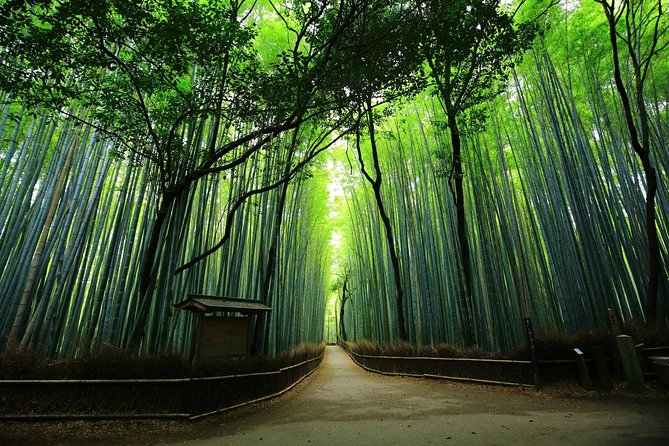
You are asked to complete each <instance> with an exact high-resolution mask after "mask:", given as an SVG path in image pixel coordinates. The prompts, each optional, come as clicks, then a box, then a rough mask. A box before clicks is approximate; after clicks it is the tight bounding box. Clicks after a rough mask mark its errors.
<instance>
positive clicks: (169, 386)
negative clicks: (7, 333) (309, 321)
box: [0, 353, 323, 420]
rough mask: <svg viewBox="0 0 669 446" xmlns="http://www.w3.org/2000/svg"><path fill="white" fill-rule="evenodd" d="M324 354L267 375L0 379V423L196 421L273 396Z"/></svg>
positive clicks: (296, 380)
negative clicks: (129, 419)
mask: <svg viewBox="0 0 669 446" xmlns="http://www.w3.org/2000/svg"><path fill="white" fill-rule="evenodd" d="M322 360H323V353H321V354H320V355H319V356H317V357H315V358H311V359H307V360H305V361H302V362H299V363H296V364H293V365H290V366H287V367H283V368H280V369H278V370H273V371H268V372H256V373H246V374H236V375H225V376H206V377H193V378H171V379H84V380H77V379H75V380H72V379H70V380H16V379H13V380H0V420H34V419H110V418H183V419H195V418H200V417H203V416H207V415H212V414H215V413H219V412H223V411H226V410H230V409H234V408H237V407H241V406H244V405H247V404H251V403H254V402H258V401H262V400H265V399H269V398H273V397H275V396H278V395H280V394H282V393H284V392H286V391H288V390H290V389H291V388H293V387H294V386H296V385H297V384H298V383H299V382H301V381H302V380H303V379H305V378H306V377H307V376H309V375H310V374H312V373H313V372H314V371H316V370H317V369H318V368H319V367H320V365H321V363H322Z"/></svg>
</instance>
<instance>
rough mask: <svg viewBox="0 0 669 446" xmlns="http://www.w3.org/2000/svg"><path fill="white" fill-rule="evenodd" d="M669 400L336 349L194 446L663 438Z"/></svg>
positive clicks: (668, 439)
mask: <svg viewBox="0 0 669 446" xmlns="http://www.w3.org/2000/svg"><path fill="white" fill-rule="evenodd" d="M667 409H669V407H668V406H667V401H666V400H664V401H658V400H652V401H645V400H631V401H630V400H628V399H625V400H622V401H620V400H618V401H616V400H610V399H607V400H601V399H600V400H598V401H591V400H561V399H554V398H547V397H546V396H545V395H544V396H541V395H540V396H537V395H536V394H533V393H531V392H522V391H519V390H518V389H504V390H503V389H498V388H485V389H481V388H477V387H474V386H462V385H458V384H451V383H446V382H439V381H426V380H411V379H398V378H389V377H384V376H378V375H374V374H371V373H368V372H365V371H364V370H361V369H360V368H358V367H357V366H355V364H353V362H352V361H351V360H350V359H349V357H348V356H347V355H346V354H345V353H344V352H343V351H342V350H341V349H339V348H336V347H328V351H327V356H326V359H325V363H324V364H323V367H322V368H321V370H319V371H318V372H317V375H316V376H315V377H314V378H313V379H312V380H311V381H310V382H309V384H308V385H307V386H304V387H302V388H300V389H299V390H298V391H297V392H296V393H294V394H292V395H290V396H289V397H288V398H285V399H284V400H283V401H279V402H277V403H276V404H273V405H271V406H270V407H267V408H264V409H260V410H256V411H254V412H251V411H247V412H246V413H244V414H237V415H235V414H230V415H234V416H231V417H223V418H222V419H221V420H220V421H221V423H220V429H221V430H220V433H218V434H217V435H216V436H214V437H211V438H208V439H199V440H195V441H186V442H181V443H178V444H187V445H190V444H193V445H195V444H197V445H258V444H268V445H270V444H271V445H350V446H353V445H383V446H389V445H429V444H434V445H441V444H443V445H500V444H514V445H525V444H527V445H530V444H531V445H536V444H541V445H551V444H556V445H557V444H560V445H565V444H567V445H576V444H583V445H586V444H587V445H597V444H606V445H642V444H643V445H654V444H657V445H667V444H669V427H668V426H667V420H668V417H667V413H666V410H667Z"/></svg>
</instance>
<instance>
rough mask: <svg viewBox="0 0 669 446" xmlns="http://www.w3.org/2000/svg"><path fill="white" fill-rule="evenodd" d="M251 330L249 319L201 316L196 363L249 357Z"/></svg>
mask: <svg viewBox="0 0 669 446" xmlns="http://www.w3.org/2000/svg"><path fill="white" fill-rule="evenodd" d="M250 330H251V324H250V319H249V318H248V317H212V316H210V317H207V316H200V320H199V322H198V332H197V337H196V345H195V361H196V362H207V361H211V360H216V359H225V358H233V357H238V356H245V355H248V354H249V351H250V346H251V344H250Z"/></svg>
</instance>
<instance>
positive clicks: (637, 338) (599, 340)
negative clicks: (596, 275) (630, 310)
mask: <svg viewBox="0 0 669 446" xmlns="http://www.w3.org/2000/svg"><path fill="white" fill-rule="evenodd" d="M625 333H626V334H629V335H631V336H632V338H633V340H634V342H635V344H637V345H639V344H642V346H643V347H661V346H669V332H667V331H652V332H643V331H640V330H636V329H634V328H633V327H625ZM614 342H615V339H614V338H613V337H612V336H611V335H610V334H609V333H608V332H604V331H597V330H592V331H581V332H578V333H576V334H574V335H570V336H568V335H555V334H553V335H549V334H537V335H536V336H535V339H534V343H535V352H536V355H537V359H540V360H551V359H573V358H574V355H575V353H574V349H575V348H578V349H580V350H581V351H582V352H583V353H584V354H586V355H588V356H590V355H592V354H593V351H594V348H595V347H597V346H602V347H604V349H605V350H608V351H610V350H611V349H612V347H613V345H614ZM346 345H347V346H348V348H349V349H350V350H352V351H353V352H355V353H357V354H360V355H370V356H398V357H431V358H474V359H518V360H521V359H522V360H525V359H529V356H530V353H529V349H528V347H527V345H526V344H524V345H519V346H517V347H516V348H514V349H513V350H512V351H510V352H509V353H506V354H504V353H501V352H487V351H484V350H481V349H480V348H476V347H475V348H469V349H467V350H459V349H457V348H456V347H454V346H452V345H449V344H438V345H424V346H420V347H418V346H415V345H413V344H410V343H408V342H395V343H393V344H388V345H380V344H378V343H375V342H371V341H367V340H363V341H358V342H347V343H346Z"/></svg>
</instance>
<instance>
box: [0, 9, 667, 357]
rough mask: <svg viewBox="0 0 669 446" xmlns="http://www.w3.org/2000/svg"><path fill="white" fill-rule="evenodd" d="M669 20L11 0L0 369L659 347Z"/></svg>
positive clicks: (0, 213)
mask: <svg viewBox="0 0 669 446" xmlns="http://www.w3.org/2000/svg"><path fill="white" fill-rule="evenodd" d="M667 6H669V5H667V4H666V1H664V0H519V1H518V0H416V1H413V0H410V1H401V2H400V1H393V0H336V1H335V0H292V1H289V2H277V1H275V0H220V1H215V0H137V1H134V0H133V1H129V0H100V1H88V0H25V1H12V0H0V52H1V53H0V54H1V55H0V99H1V103H0V345H1V346H2V347H0V349H8V348H19V349H26V350H32V351H35V352H37V353H38V354H39V355H40V356H42V357H45V358H56V359H58V358H73V357H77V356H80V355H85V354H88V353H90V352H96V351H100V350H101V349H104V348H109V347H113V348H119V349H130V350H134V351H137V352H141V353H143V354H162V353H169V354H177V355H179V354H183V355H187V354H188V353H187V352H188V349H189V348H190V346H191V344H192V342H193V339H192V336H193V328H194V324H195V321H196V320H195V318H194V317H193V315H192V314H190V313H188V312H186V311H180V310H178V309H176V308H175V307H174V305H175V304H178V303H179V302H182V301H184V300H185V299H187V298H188V296H189V295H190V294H199V295H208V296H228V297H234V298H238V299H248V300H250V301H253V302H261V303H262V304H264V305H266V306H268V307H271V309H272V311H271V312H269V313H267V314H265V315H258V316H255V318H254V322H253V328H252V332H253V334H252V335H253V337H254V340H255V342H256V343H257V348H258V352H259V353H262V354H265V355H268V356H276V355H278V354H280V353H281V352H284V351H287V350H289V349H291V348H294V347H295V346H297V345H299V344H303V343H320V342H322V341H323V340H328V341H333V340H334V339H335V338H339V339H342V340H347V341H363V340H367V341H371V342H375V343H378V344H381V345H389V344H393V343H397V342H407V343H409V344H412V345H414V346H431V345H438V344H449V345H452V346H454V347H456V348H458V349H467V348H479V349H482V350H484V351H494V352H509V351H511V350H512V349H514V348H515V347H516V346H518V345H522V344H523V343H524V342H525V336H526V333H525V327H524V320H525V319H526V318H529V319H531V321H532V324H533V326H534V329H535V331H537V332H539V333H546V334H556V335H573V334H575V333H578V332H583V331H597V330H607V329H608V327H609V323H610V316H611V315H613V317H615V318H617V319H618V320H619V321H620V323H621V324H626V325H633V326H635V327H638V328H639V329H645V330H666V329H667V324H668V322H669V319H668V317H669V308H668V303H669V299H668V298H669V282H668V280H667V277H668V272H669V266H668V262H669V194H668V193H667V190H666V187H667V186H668V184H667V172H668V169H669V151H668V150H667V148H668V146H667V144H668V142H669V107H668V104H669V75H668V74H669V48H668V47H669V16H668V14H667V12H666V8H667Z"/></svg>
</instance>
